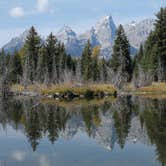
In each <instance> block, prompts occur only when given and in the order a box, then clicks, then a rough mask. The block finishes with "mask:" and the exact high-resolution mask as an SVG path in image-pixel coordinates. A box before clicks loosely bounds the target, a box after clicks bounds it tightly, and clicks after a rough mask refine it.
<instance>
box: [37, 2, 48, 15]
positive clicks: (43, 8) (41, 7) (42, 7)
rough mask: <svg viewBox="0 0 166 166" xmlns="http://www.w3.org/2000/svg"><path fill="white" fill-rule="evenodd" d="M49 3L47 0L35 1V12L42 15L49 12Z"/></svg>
mask: <svg viewBox="0 0 166 166" xmlns="http://www.w3.org/2000/svg"><path fill="white" fill-rule="evenodd" d="M49 8H50V6H49V1H48V0H37V11H38V12H41V13H44V12H47V11H49Z"/></svg>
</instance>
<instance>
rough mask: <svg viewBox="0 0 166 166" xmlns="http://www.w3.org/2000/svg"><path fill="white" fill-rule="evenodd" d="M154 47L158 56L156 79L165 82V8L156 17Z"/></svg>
mask: <svg viewBox="0 0 166 166" xmlns="http://www.w3.org/2000/svg"><path fill="white" fill-rule="evenodd" d="M156 16H157V20H156V30H155V35H156V45H157V56H158V79H159V81H166V7H165V8H161V9H160V12H159V13H158V14H157V15H156Z"/></svg>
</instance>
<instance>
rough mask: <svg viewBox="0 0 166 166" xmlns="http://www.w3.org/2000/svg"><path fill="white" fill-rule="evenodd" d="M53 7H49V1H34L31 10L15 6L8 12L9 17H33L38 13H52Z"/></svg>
mask: <svg viewBox="0 0 166 166" xmlns="http://www.w3.org/2000/svg"><path fill="white" fill-rule="evenodd" d="M54 11H55V9H54V5H51V2H50V0H36V5H35V6H34V7H33V8H32V10H30V11H29V10H24V9H23V7H21V6H17V7H14V8H11V9H10V10H9V14H10V16H11V17H15V18H18V17H23V16H27V15H35V14H40V13H51V14H52V13H54Z"/></svg>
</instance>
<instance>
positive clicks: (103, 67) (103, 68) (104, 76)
mask: <svg viewBox="0 0 166 166" xmlns="http://www.w3.org/2000/svg"><path fill="white" fill-rule="evenodd" d="M99 68H100V69H99V70H100V80H101V81H102V82H105V83H106V82H107V81H108V68H107V62H106V60H105V59H104V58H102V60H101V61H100V67H99Z"/></svg>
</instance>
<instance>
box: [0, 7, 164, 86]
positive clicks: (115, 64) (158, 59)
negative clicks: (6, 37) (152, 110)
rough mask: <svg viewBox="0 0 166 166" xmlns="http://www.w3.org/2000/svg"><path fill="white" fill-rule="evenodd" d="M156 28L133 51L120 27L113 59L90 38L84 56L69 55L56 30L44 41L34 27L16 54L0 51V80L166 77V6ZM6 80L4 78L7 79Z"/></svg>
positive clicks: (143, 80)
mask: <svg viewBox="0 0 166 166" xmlns="http://www.w3.org/2000/svg"><path fill="white" fill-rule="evenodd" d="M156 17H157V19H156V23H155V28H154V30H153V31H152V32H151V33H150V35H149V37H148V39H147V41H146V42H145V44H144V45H143V44H141V46H140V49H139V51H138V53H137V55H136V56H135V57H134V58H133V57H132V56H131V54H130V43H129V41H128V39H127V36H126V34H125V31H124V29H123V26H122V25H120V26H119V27H118V30H117V35H116V39H115V41H114V46H113V53H112V57H111V59H104V58H101V56H100V46H96V47H94V48H92V46H91V43H90V41H89V40H88V41H87V44H86V46H85V48H84V50H83V53H82V56H81V57H77V58H73V57H72V55H68V54H67V52H66V50H65V46H64V44H63V43H61V42H60V41H58V40H57V38H56V36H54V35H53V33H50V35H49V36H48V37H47V39H46V40H45V41H44V40H43V39H42V38H41V37H40V36H39V35H38V33H37V31H36V30H35V28H34V27H31V29H30V30H29V34H28V36H27V38H26V41H25V45H24V47H23V48H22V49H21V50H19V51H17V52H15V53H14V55H9V54H5V52H4V51H3V50H2V51H1V52H0V78H1V79H0V80H1V81H0V82H1V85H2V84H3V86H4V85H5V84H6V81H7V82H8V83H9V84H11V83H21V84H23V85H25V86H26V85H29V84H35V83H41V84H60V83H64V82H72V83H112V84H114V85H115V86H116V87H117V88H122V87H123V86H124V85H125V84H126V83H128V82H131V81H132V82H133V83H134V85H135V86H136V87H141V86H144V85H148V84H151V83H152V82H153V81H164V82H165V81H166V8H161V9H160V12H159V13H158V14H157V15H156ZM4 80H5V81H4Z"/></svg>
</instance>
